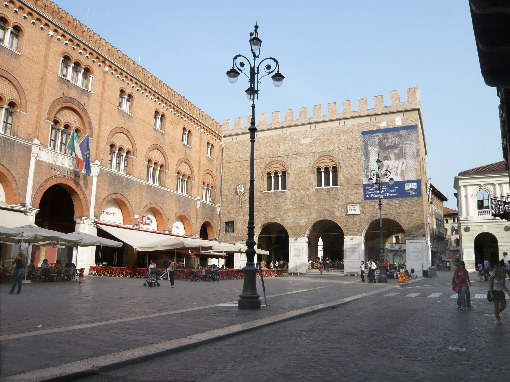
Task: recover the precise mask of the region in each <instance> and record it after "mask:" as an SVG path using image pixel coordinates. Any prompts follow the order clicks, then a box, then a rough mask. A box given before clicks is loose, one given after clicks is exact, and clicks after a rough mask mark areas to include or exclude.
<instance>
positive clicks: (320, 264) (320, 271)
mask: <svg viewBox="0 0 510 382" xmlns="http://www.w3.org/2000/svg"><path fill="white" fill-rule="evenodd" d="M323 267H324V266H323V265H322V262H321V263H319V273H320V274H321V275H322V268H323Z"/></svg>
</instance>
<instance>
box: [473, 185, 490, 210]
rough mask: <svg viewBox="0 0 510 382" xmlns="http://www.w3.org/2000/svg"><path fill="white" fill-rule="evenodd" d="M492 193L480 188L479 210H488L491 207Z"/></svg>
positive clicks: (477, 200)
mask: <svg viewBox="0 0 510 382" xmlns="http://www.w3.org/2000/svg"><path fill="white" fill-rule="evenodd" d="M489 198H490V194H489V192H488V191H487V190H480V191H478V193H477V194H476V205H477V207H478V210H488V209H490V204H489Z"/></svg>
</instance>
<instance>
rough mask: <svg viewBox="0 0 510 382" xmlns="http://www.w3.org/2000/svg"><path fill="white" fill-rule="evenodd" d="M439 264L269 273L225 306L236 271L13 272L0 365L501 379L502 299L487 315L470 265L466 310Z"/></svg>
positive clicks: (507, 319)
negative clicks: (147, 276) (188, 278)
mask: <svg viewBox="0 0 510 382" xmlns="http://www.w3.org/2000/svg"><path fill="white" fill-rule="evenodd" d="M451 276H452V273H451V272H439V273H438V277H437V278H434V279H418V280H417V281H413V282H412V283H410V284H409V285H407V286H406V287H399V286H398V285H397V284H396V283H395V281H394V280H390V282H389V283H388V284H368V283H361V282H360V281H359V279H358V278H356V277H344V276H340V275H338V276H337V275H334V276H332V275H324V276H322V277H321V276H318V275H316V276H301V277H297V276H288V277H282V278H271V279H266V290H267V297H268V298H267V303H268V306H267V307H266V306H263V307H262V309H261V310H260V311H239V310H237V307H236V301H237V298H238V295H239V293H240V291H241V289H242V282H243V281H242V280H226V281H221V282H215V283H211V282H185V281H181V282H179V281H178V282H177V283H176V287H175V288H170V286H169V284H168V282H163V283H162V285H161V287H155V288H147V287H143V279H123V278H101V277H92V276H90V277H87V278H86V280H85V283H84V284H83V285H81V286H79V285H77V283H74V282H60V283H32V284H28V285H24V286H23V290H22V293H21V294H20V295H16V294H15V295H9V294H8V288H9V285H7V284H2V285H1V287H0V291H1V295H0V296H1V297H0V303H1V311H0V319H1V323H2V325H1V329H0V347H1V349H0V351H1V365H0V367H1V378H2V381H3V380H48V379H51V378H56V377H65V376H68V378H73V379H76V378H78V377H80V376H81V377H84V378H83V380H90V381H102V380H106V381H140V380H143V381H165V380H170V381H205V380H211V381H216V380H218V381H219V380H222V381H225V380H237V381H255V380H257V381H268V380H273V381H274V380H278V381H280V380H281V381H286V380H310V381H314V380H319V379H321V380H331V381H338V380H360V381H361V380H364V381H365V380H389V379H391V380H392V381H409V380H458V379H467V380H480V379H482V380H494V381H499V380H504V379H505V378H506V377H508V376H510V366H509V364H508V354H509V353H510V316H509V315H508V312H507V311H505V312H504V314H503V322H504V323H503V325H499V326H497V325H495V319H494V317H493V315H492V305H491V304H489V303H488V302H487V301H486V300H485V294H486V291H487V288H488V283H480V282H478V281H477V280H476V278H474V277H473V279H474V280H473V287H472V290H471V298H472V303H473V306H474V310H472V311H469V312H460V311H457V309H456V299H455V298H452V297H455V296H454V294H453V292H452V291H451V288H450V279H451ZM258 288H259V292H260V293H261V294H262V288H261V285H260V281H258ZM261 298H262V296H261ZM262 302H263V303H264V300H263V298H262ZM332 308H334V309H332ZM112 365H114V366H116V367H113V368H112V367H111V366H112ZM117 366H118V367H117ZM77 372H82V374H81V375H77V374H76V373H77ZM504 376H505V377H504ZM503 377H504V378H503Z"/></svg>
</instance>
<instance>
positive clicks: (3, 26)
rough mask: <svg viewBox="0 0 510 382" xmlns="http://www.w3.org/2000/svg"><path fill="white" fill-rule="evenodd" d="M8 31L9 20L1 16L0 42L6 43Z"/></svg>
mask: <svg viewBox="0 0 510 382" xmlns="http://www.w3.org/2000/svg"><path fill="white" fill-rule="evenodd" d="M6 32H7V20H6V19H4V18H3V17H0V44H3V43H4V40H5V34H6Z"/></svg>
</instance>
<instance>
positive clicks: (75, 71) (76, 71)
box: [58, 56, 94, 92]
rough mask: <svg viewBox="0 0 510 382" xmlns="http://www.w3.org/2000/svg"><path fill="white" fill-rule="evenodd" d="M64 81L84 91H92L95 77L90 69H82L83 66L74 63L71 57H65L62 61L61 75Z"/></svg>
mask: <svg viewBox="0 0 510 382" xmlns="http://www.w3.org/2000/svg"><path fill="white" fill-rule="evenodd" d="M58 75H59V76H60V77H62V78H63V79H66V80H68V81H69V82H72V83H73V84H75V85H76V86H79V87H80V88H82V89H85V90H88V91H89V92H91V91H92V80H93V78H94V76H93V75H92V72H91V70H90V69H89V68H82V66H81V65H80V64H79V63H78V62H75V63H73V62H72V60H71V58H70V57H69V56H64V57H62V59H61V60H60V69H59V74H58Z"/></svg>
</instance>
